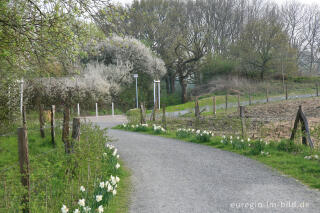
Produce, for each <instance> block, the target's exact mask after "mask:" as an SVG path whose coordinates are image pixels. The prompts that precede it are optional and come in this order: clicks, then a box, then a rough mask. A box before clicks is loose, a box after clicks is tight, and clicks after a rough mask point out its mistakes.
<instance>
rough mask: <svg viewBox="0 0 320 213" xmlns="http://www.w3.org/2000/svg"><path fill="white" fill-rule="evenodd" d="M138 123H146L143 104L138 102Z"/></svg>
mask: <svg viewBox="0 0 320 213" xmlns="http://www.w3.org/2000/svg"><path fill="white" fill-rule="evenodd" d="M140 123H141V124H145V123H146V117H145V110H144V104H143V103H141V104H140Z"/></svg>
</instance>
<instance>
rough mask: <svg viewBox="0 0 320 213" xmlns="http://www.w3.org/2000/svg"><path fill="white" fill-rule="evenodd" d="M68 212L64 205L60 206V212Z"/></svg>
mask: <svg viewBox="0 0 320 213" xmlns="http://www.w3.org/2000/svg"><path fill="white" fill-rule="evenodd" d="M68 211H69V209H68V208H67V207H66V205H62V208H61V212H62V213H67V212H68Z"/></svg>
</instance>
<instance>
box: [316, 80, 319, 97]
mask: <svg viewBox="0 0 320 213" xmlns="http://www.w3.org/2000/svg"><path fill="white" fill-rule="evenodd" d="M316 95H317V97H319V88H318V83H316Z"/></svg>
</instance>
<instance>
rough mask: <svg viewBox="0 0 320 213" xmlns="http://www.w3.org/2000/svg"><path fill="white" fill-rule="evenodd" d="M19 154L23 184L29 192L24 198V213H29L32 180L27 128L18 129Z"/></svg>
mask: <svg viewBox="0 0 320 213" xmlns="http://www.w3.org/2000/svg"><path fill="white" fill-rule="evenodd" d="M18 152H19V164H20V173H21V183H22V185H23V186H24V187H25V188H26V190H27V192H26V193H25V194H24V195H23V197H22V201H21V203H22V206H23V213H28V212H29V200H30V180H29V149H28V135H27V130H26V128H25V127H22V128H18Z"/></svg>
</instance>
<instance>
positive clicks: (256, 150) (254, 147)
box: [250, 141, 265, 155]
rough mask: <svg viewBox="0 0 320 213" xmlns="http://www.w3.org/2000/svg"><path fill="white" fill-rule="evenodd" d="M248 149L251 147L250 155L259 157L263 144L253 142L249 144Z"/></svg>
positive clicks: (261, 142)
mask: <svg viewBox="0 0 320 213" xmlns="http://www.w3.org/2000/svg"><path fill="white" fill-rule="evenodd" d="M250 147H251V150H250V153H251V154H252V155H260V154H261V152H262V151H263V150H264V148H265V142H263V141H253V142H251V143H250Z"/></svg>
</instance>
